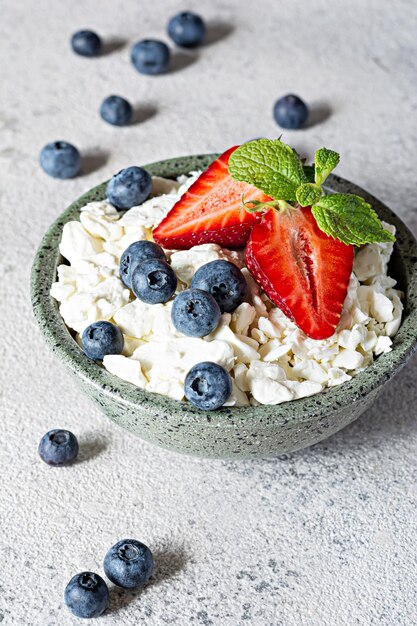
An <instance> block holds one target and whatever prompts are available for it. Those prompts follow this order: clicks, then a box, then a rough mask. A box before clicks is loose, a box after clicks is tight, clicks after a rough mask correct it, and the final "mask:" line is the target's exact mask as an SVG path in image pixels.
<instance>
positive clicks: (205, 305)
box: [171, 288, 221, 337]
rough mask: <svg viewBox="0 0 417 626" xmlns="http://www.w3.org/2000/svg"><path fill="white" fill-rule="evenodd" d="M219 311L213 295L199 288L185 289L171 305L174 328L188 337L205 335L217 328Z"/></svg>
mask: <svg viewBox="0 0 417 626" xmlns="http://www.w3.org/2000/svg"><path fill="white" fill-rule="evenodd" d="M220 315H221V311H220V308H219V305H218V304H217V302H216V300H215V299H214V298H213V296H212V295H211V294H209V293H207V291H202V290H201V289H194V288H191V289H186V290H185V291H182V292H181V293H179V294H178V295H177V297H176V298H175V300H174V304H173V305H172V310H171V319H172V323H173V324H174V326H175V328H176V329H177V330H179V331H180V333H183V334H184V335H188V337H205V336H206V335H209V334H210V333H211V332H212V331H213V330H214V329H215V328H217V326H218V324H219V321H220Z"/></svg>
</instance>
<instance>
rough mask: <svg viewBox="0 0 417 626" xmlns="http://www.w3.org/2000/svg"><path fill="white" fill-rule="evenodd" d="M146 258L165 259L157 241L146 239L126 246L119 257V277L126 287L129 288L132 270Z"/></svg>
mask: <svg viewBox="0 0 417 626" xmlns="http://www.w3.org/2000/svg"><path fill="white" fill-rule="evenodd" d="M147 259H162V260H163V261H166V256H165V252H164V251H163V250H162V248H161V246H158V244H157V243H154V242H153V241H147V240H146V239H143V240H141V241H135V242H134V243H131V244H130V246H129V247H128V248H126V250H125V251H124V252H123V254H122V256H121V258H120V265H119V273H120V278H121V279H122V281H123V283H124V284H125V285H126V287H129V289H131V287H132V283H131V278H132V272H133V270H134V269H135V267H137V266H138V265H139V264H140V263H142V261H146V260H147Z"/></svg>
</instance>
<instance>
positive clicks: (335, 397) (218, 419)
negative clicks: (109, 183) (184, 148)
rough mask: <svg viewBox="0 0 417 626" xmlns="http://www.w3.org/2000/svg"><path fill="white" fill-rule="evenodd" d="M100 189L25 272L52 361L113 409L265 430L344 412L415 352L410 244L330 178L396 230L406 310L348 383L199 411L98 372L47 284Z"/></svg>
mask: <svg viewBox="0 0 417 626" xmlns="http://www.w3.org/2000/svg"><path fill="white" fill-rule="evenodd" d="M217 156H218V155H217V154H205V155H195V156H187V157H180V158H175V159H168V160H164V161H160V162H157V163H152V164H149V165H145V166H144V167H145V168H146V169H147V170H148V171H149V172H150V173H151V174H152V175H156V176H163V177H166V178H176V177H177V176H179V175H180V174H188V173H189V172H191V171H193V170H199V169H205V168H206V167H207V166H208V165H209V164H210V163H211V162H212V161H213V160H214V159H215V158H216V157H217ZM105 188H106V183H103V184H101V185H98V186H97V187H95V188H93V189H91V190H90V191H88V192H87V193H86V194H84V195H83V196H81V197H80V198H79V199H78V200H76V201H75V202H74V203H73V204H71V206H70V207H68V208H67V209H66V210H65V211H64V212H63V213H62V214H61V215H60V217H59V218H58V219H57V220H56V221H55V222H54V223H53V224H52V225H51V227H50V228H49V230H48V231H47V233H46V234H45V236H44V238H43V240H42V242H41V245H40V247H39V249H38V251H37V254H36V257H35V260H34V264H33V268H32V279H31V289H32V303H33V309H34V313H35V316H36V319H37V321H38V323H39V325H40V327H41V329H42V332H43V334H44V336H45V338H46V340H47V342H48V344H49V345H50V346H51V347H52V349H53V351H54V352H55V353H56V355H57V356H58V357H59V358H60V359H61V360H62V361H63V362H65V363H66V364H67V365H68V366H69V367H70V368H71V370H73V372H74V373H76V374H77V375H78V376H79V377H81V378H82V379H83V381H84V382H86V383H88V384H90V385H93V386H96V387H100V389H101V390H102V392H103V393H106V394H108V395H109V396H111V397H113V399H114V400H117V402H118V403H119V404H120V405H126V408H128V407H129V406H130V407H132V406H137V405H141V406H142V407H144V408H145V409H146V411H147V412H148V413H151V414H154V415H160V414H161V413H163V414H164V415H169V416H171V418H172V419H173V420H174V419H176V420H182V421H184V420H186V421H187V422H195V423H196V424H201V422H202V421H203V422H207V423H210V424H212V425H227V426H230V427H233V426H235V425H237V424H238V423H240V424H244V423H245V422H246V421H247V420H248V419H249V418H250V419H256V421H257V423H258V424H259V423H263V424H265V425H268V424H274V425H277V423H279V422H281V423H283V424H285V423H288V421H291V420H297V421H299V422H300V425H301V423H302V422H303V421H311V419H313V418H316V417H317V416H320V415H324V414H326V413H329V410H331V409H332V408H336V407H338V408H341V407H344V406H349V405H350V404H352V403H354V402H358V401H360V399H361V398H362V397H363V396H366V395H367V394H368V393H370V392H371V391H373V390H375V389H376V388H377V387H379V386H380V385H382V384H383V383H384V382H385V381H386V380H388V379H390V378H391V377H392V376H393V375H394V374H395V373H396V372H397V371H398V370H399V369H400V368H401V367H402V366H403V365H404V364H405V362H406V361H407V360H408V358H409V356H410V355H411V354H412V352H413V351H414V350H415V348H416V337H417V244H416V240H415V239H414V237H413V235H412V233H411V232H410V231H409V229H408V228H407V227H406V226H405V224H404V223H403V222H402V221H401V220H400V218H399V217H398V216H397V215H395V213H393V212H392V211H391V210H390V209H389V208H388V207H387V206H385V205H384V204H382V203H381V202H380V201H379V200H377V199H376V198H375V197H373V196H372V195H371V194H369V193H368V192H366V191H364V190H363V189H361V188H360V187H358V186H357V185H354V184H353V183H350V182H349V181H347V180H345V179H342V178H339V177H337V176H334V175H331V176H330V177H329V179H328V181H327V183H326V190H327V191H330V192H333V193H354V194H357V195H361V196H363V197H365V199H366V200H367V201H368V202H370V203H371V204H372V206H373V207H374V209H375V210H376V211H377V213H378V215H379V217H380V218H381V219H383V220H385V221H386V222H389V223H391V224H394V225H395V226H396V228H397V241H396V243H395V246H394V254H393V256H392V260H391V264H390V271H391V273H392V275H393V276H394V278H396V279H397V281H398V284H399V287H400V289H402V290H403V291H404V293H405V296H406V299H405V311H404V318H403V322H402V325H401V327H400V329H399V331H398V333H397V335H396V336H395V337H394V341H393V350H392V351H391V352H390V353H388V354H383V355H381V356H380V357H378V358H377V359H376V360H375V362H374V363H373V364H372V365H370V366H369V367H367V368H366V370H365V371H364V372H361V373H360V374H358V375H357V376H356V377H354V378H353V379H352V380H351V381H349V382H346V383H343V385H340V386H338V387H333V388H328V389H325V390H323V391H322V392H321V393H319V394H317V395H316V396H312V397H310V398H302V399H300V400H295V401H292V402H287V403H284V404H282V405H277V406H258V407H242V408H233V407H225V408H222V409H219V410H217V411H212V412H210V413H206V412H204V411H200V410H198V409H196V408H194V407H193V406H192V405H190V404H189V403H185V402H177V401H175V400H172V399H170V398H167V397H165V396H161V395H159V394H155V393H150V392H147V391H144V390H142V389H139V388H137V387H135V386H134V385H132V384H130V383H127V382H125V381H123V380H121V379H119V378H117V377H115V376H113V375H112V374H110V373H109V372H107V371H106V370H105V369H104V368H103V367H101V366H100V365H97V364H96V363H93V362H91V361H90V360H89V359H87V358H86V357H85V356H84V355H83V353H82V352H81V350H80V348H79V347H78V345H77V343H76V342H75V339H74V337H73V336H72V335H71V333H70V331H69V330H68V329H67V327H66V326H65V324H64V321H63V319H62V318H61V316H60V314H59V309H58V304H57V302H56V301H55V300H54V299H53V298H51V296H50V295H49V291H50V287H51V284H52V283H53V282H54V281H55V280H56V268H57V266H58V265H59V264H60V263H62V262H64V259H63V258H62V257H61V255H60V253H59V242H60V239H61V235H62V228H63V226H64V224H65V223H66V222H68V221H71V220H74V219H79V211H80V208H81V207H82V206H84V205H85V204H86V203H87V202H91V201H94V200H102V199H104V198H105Z"/></svg>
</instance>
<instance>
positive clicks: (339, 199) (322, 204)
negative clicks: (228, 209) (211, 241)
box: [229, 139, 395, 246]
mask: <svg viewBox="0 0 417 626" xmlns="http://www.w3.org/2000/svg"><path fill="white" fill-rule="evenodd" d="M339 160H340V156H339V154H338V153H337V152H335V151H334V150H329V149H328V148H320V150H317V152H316V154H315V157H314V166H309V165H304V164H303V162H302V161H301V159H300V157H299V156H298V154H297V153H296V152H295V150H293V149H292V148H291V147H290V146H287V145H286V144H284V143H282V141H281V140H280V139H275V140H270V139H258V140H256V141H250V142H248V143H246V144H243V145H242V146H240V147H239V148H237V149H236V150H235V151H234V152H233V153H232V154H231V156H230V159H229V173H230V175H231V176H232V178H234V179H235V180H239V181H244V182H247V183H250V184H251V185H253V186H254V187H256V188H257V189H260V190H261V191H263V192H264V193H265V194H267V195H268V196H271V198H272V200H271V201H269V202H259V200H258V201H256V200H254V201H251V200H250V198H249V199H248V198H246V199H244V198H242V204H243V206H244V207H245V209H246V210H248V211H250V212H257V211H266V210H271V209H273V208H275V209H277V210H282V211H285V210H287V209H289V208H290V207H289V205H288V203H293V204H296V205H299V206H302V207H307V206H311V211H312V213H313V216H314V218H315V220H316V222H317V225H318V227H319V228H320V229H321V230H322V231H323V232H325V233H326V235H328V236H329V237H333V239H338V240H339V241H342V242H343V243H345V244H347V245H354V246H362V245H364V244H366V243H374V242H391V241H395V237H394V236H393V235H392V234H391V233H390V232H388V231H387V230H385V229H384V227H383V225H382V224H381V222H380V220H379V218H378V215H377V214H376V212H375V211H374V210H373V208H372V207H371V205H370V204H369V203H368V202H366V201H365V200H364V199H363V198H360V197H359V196H355V195H353V194H330V195H324V191H323V189H322V187H321V186H322V184H323V183H324V182H325V180H326V179H327V177H328V176H329V175H330V173H331V172H332V171H333V169H334V168H335V167H336V166H337V165H338V163H339Z"/></svg>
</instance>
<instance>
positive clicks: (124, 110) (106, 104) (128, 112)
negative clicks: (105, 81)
mask: <svg viewBox="0 0 417 626" xmlns="http://www.w3.org/2000/svg"><path fill="white" fill-rule="evenodd" d="M100 115H101V117H102V119H103V120H104V121H105V122H107V123H108V124H112V126H127V124H129V122H130V121H131V120H132V117H133V109H132V107H131V105H130V103H129V102H128V101H127V100H125V99H124V98H122V97H121V96H107V98H105V99H104V100H103V102H102V103H101V106H100Z"/></svg>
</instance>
